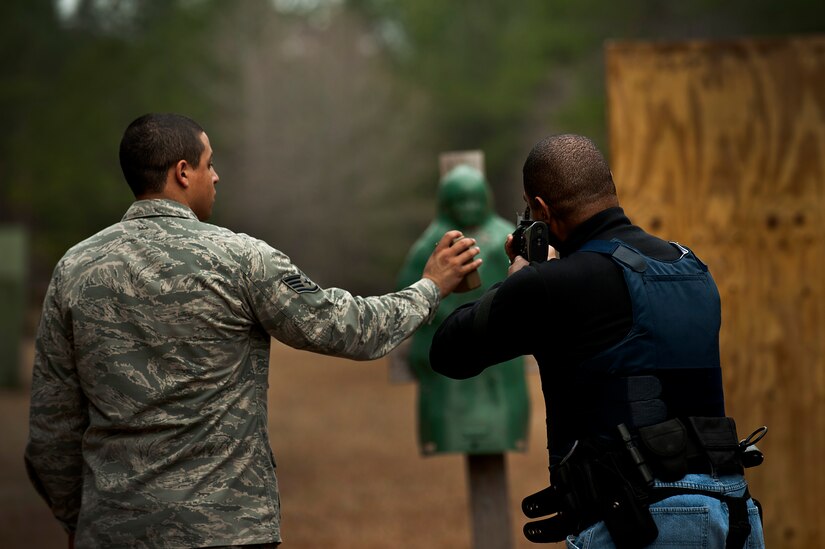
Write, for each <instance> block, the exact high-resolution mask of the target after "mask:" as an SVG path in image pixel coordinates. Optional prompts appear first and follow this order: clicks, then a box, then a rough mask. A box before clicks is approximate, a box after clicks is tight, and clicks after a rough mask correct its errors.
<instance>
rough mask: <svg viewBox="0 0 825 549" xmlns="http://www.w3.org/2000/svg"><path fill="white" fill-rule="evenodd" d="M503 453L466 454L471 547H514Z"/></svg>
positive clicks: (491, 548) (487, 548) (493, 548)
mask: <svg viewBox="0 0 825 549" xmlns="http://www.w3.org/2000/svg"><path fill="white" fill-rule="evenodd" d="M505 459H506V457H505V455H504V454H479V455H475V454H467V461H466V463H467V485H468V487H469V491H470V511H471V519H472V520H471V522H472V529H473V536H472V540H473V545H472V547H473V549H510V548H511V547H512V546H513V543H512V535H511V525H510V505H509V500H510V498H509V490H508V488H507V467H506V462H505Z"/></svg>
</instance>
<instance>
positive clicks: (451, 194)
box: [398, 165, 530, 454]
mask: <svg viewBox="0 0 825 549" xmlns="http://www.w3.org/2000/svg"><path fill="white" fill-rule="evenodd" d="M437 200H438V207H437V213H436V218H435V219H434V220H433V221H432V223H430V225H429V226H428V227H427V229H426V230H425V231H424V233H423V234H422V235H421V236H420V237H419V238H418V240H417V241H416V242H415V244H413V246H412V248H411V249H410V252H409V254H408V256H407V259H406V261H405V263H404V267H403V268H402V270H401V273H400V276H399V280H398V286H399V288H401V287H405V286H407V285H409V284H411V283H413V282H415V281H416V280H418V278H420V276H421V271H422V270H423V268H424V264H425V263H426V262H427V258H428V257H429V256H430V254H431V253H432V249H433V245H434V243H435V242H437V241H438V240H439V238H440V237H441V236H442V235H443V234H444V233H445V232H446V231H448V230H451V229H458V230H460V231H462V232H463V233H464V235H465V236H468V237H471V238H475V239H476V243H477V245H478V247H479V248H480V249H481V253H480V254H479V257H482V258H483V259H484V262H483V263H482V265H481V267H480V268H479V275H480V277H481V287H479V288H477V289H475V290H472V291H470V292H466V293H460V294H459V293H453V294H450V295H449V296H447V297H446V298H445V299H444V300H443V301H442V302H441V306H440V307H439V309H438V313H437V314H436V317H435V319H434V320H433V322H432V323H431V324H425V325H424V326H422V327H421V328H420V329H419V330H418V331H417V332H416V333H415V335H413V338H412V342H411V345H410V351H409V357H408V360H409V365H410V368H411V369H412V371H413V373H414V374H415V377H416V378H417V380H418V383H419V392H418V435H419V443H420V447H421V451H422V453H424V454H436V453H447V452H460V453H466V454H497V453H502V452H505V451H508V450H524V449H525V447H526V437H527V429H528V422H529V414H530V406H529V397H528V393H527V383H526V379H525V372H524V361H523V359H520V358H519V359H515V360H511V361H508V362H505V363H502V364H499V365H497V366H494V367H492V368H488V369H487V370H485V371H484V372H483V373H482V374H481V375H478V376H476V377H474V378H470V379H466V380H461V381H459V380H453V379H449V378H446V377H444V376H442V375H439V374H437V373H435V372H433V371H432V369H430V364H429V349H430V342H431V341H432V337H433V335H434V334H435V331H436V329H437V328H438V326H439V325H440V324H441V322H442V321H443V320H444V319H445V318H446V317H447V315H449V314H450V313H451V312H452V311H453V310H455V309H456V308H457V307H459V306H460V305H463V304H464V303H467V302H469V301H474V300H476V299H478V298H479V297H480V296H481V295H482V294H483V293H484V291H485V290H486V289H487V288H489V287H490V286H491V285H493V284H494V283H496V282H498V281H500V280H502V279H504V278H505V277H506V276H507V268H508V267H509V264H510V263H509V260H508V258H507V254H506V253H505V252H504V241H505V240H506V238H507V235H508V234H510V233H512V232H513V229H514V228H515V227H514V226H513V224H512V223H510V222H508V221H506V220H504V219H503V218H501V217H499V216H498V215H496V214H495V213H494V212H493V208H492V194H491V192H490V188H489V185H488V184H487V181H486V179H485V178H484V175H483V174H482V173H481V172H480V171H478V170H476V169H475V168H471V167H469V166H466V165H459V166H456V167H455V168H453V169H452V170H450V171H449V172H448V173H447V174H446V175H444V177H443V178H442V179H441V182H440V184H439V187H438V193H437Z"/></svg>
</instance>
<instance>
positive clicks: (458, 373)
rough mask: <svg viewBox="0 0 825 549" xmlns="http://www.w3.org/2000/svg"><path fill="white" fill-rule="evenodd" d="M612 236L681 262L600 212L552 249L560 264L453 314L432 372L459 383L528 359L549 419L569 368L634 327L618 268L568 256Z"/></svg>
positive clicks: (674, 252) (530, 270) (617, 212)
mask: <svg viewBox="0 0 825 549" xmlns="http://www.w3.org/2000/svg"><path fill="white" fill-rule="evenodd" d="M612 238H618V239H620V240H622V241H624V242H625V243H627V244H629V245H631V246H633V247H634V248H636V249H638V250H639V251H640V252H641V253H642V254H644V255H647V256H649V257H653V258H655V259H662V260H675V259H678V258H679V256H680V252H679V251H678V249H677V248H676V247H674V246H673V245H671V244H669V243H668V242H666V241H664V240H661V239H659V238H657V237H654V236H652V235H650V234H648V233H646V232H644V231H643V230H642V229H641V228H639V227H637V226H635V225H633V224H632V223H631V222H630V220H629V219H628V218H627V217H626V216H625V214H624V211H623V210H622V209H621V208H618V207H617V208H610V209H607V210H604V211H602V212H600V213H598V214H596V215H594V216H593V217H591V218H590V219H588V220H587V221H585V222H584V223H582V224H581V225H579V226H578V227H576V229H574V231H573V232H572V233H571V234H570V235H569V237H568V239H567V240H566V241H565V242H564V243H563V244H562V245H561V246H560V247H559V249H558V251H559V254H560V259H557V260H550V261H546V262H543V263H535V262H534V263H531V264H530V265H529V266H527V267H524V268H523V269H521V270H520V271H518V272H517V273H514V274H513V275H511V276H510V277H508V278H507V279H506V280H504V281H502V282H501V283H500V284H498V285H496V286H494V287H493V288H491V289H490V290H489V291H488V294H489V292H493V291H494V292H495V294H494V295H493V296H492V297H491V298H490V296H489V295H488V294H485V296H484V297H482V298H481V299H479V300H478V301H476V302H474V303H470V304H467V305H465V306H463V307H461V308H459V309H456V310H455V311H454V312H453V313H452V314H451V315H450V316H449V317H448V318H447V319H446V320H445V321H444V322H443V323H442V324H441V326H440V328H439V329H438V331H437V332H436V334H435V337H434V338H433V341H432V346H431V348H430V365H431V366H432V368H433V369H434V370H435V371H436V372H439V373H441V374H443V375H446V376H449V377H453V378H458V379H463V378H467V377H472V376H474V375H476V374H478V373H479V372H481V371H482V370H483V369H484V368H486V367H488V366H491V365H493V364H497V363H500V362H503V361H505V360H509V359H512V358H514V357H516V356H521V355H528V354H532V355H534V356H535V358H536V361H537V362H538V364H539V369H540V373H541V382H542V389H543V391H544V395H545V402H546V406H547V411H548V417H549V415H550V413H552V412H551V409H552V410H555V413H561V412H560V409H562V408H563V407H560V406H559V405H560V404H562V403H564V402H565V401H566V400H567V399H569V398H574V397H571V395H567V394H566V393H565V391H566V388H565V385H566V380H567V379H568V378H569V376H570V375H571V374H572V372H573V371H574V369H575V368H576V366H577V365H579V364H580V363H582V362H583V361H584V360H586V359H588V358H590V357H593V356H595V355H596V354H598V353H599V352H601V351H603V350H605V349H607V348H608V347H610V346H611V345H613V344H615V343H617V342H618V341H620V340H621V339H622V338H623V337H624V336H625V335H627V333H628V331H629V330H630V328H631V326H632V323H633V316H632V309H631V303H630V296H629V293H628V290H627V286H626V284H625V282H624V276H623V274H622V271H621V269H620V268H619V267H618V266H617V265H616V264H615V263H614V262H613V261H612V260H611V259H610V258H609V257H606V256H603V255H602V254H597V253H579V254H574V253H573V252H575V251H576V250H578V249H579V248H580V247H581V246H582V245H583V244H584V243H585V242H588V241H590V240H596V239H598V240H610V239H612ZM485 300H487V301H489V303H487V304H484V302H485ZM483 304H484V305H483ZM484 307H489V309H488V311H487V312H484V311H483V309H484ZM480 310H481V314H479V315H477V313H479V311H480ZM477 316H478V317H479V318H477ZM485 316H486V318H485ZM550 443H551V445H552V441H550Z"/></svg>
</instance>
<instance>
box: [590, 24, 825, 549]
mask: <svg viewBox="0 0 825 549" xmlns="http://www.w3.org/2000/svg"><path fill="white" fill-rule="evenodd" d="M606 67H607V83H608V85H607V92H608V94H607V95H608V113H609V117H608V118H609V135H610V145H611V162H612V165H613V170H614V175H615V180H616V186H617V189H618V192H619V198H620V200H621V202H622V205H623V206H624V207H625V210H626V212H627V213H628V215H629V216H630V217H631V219H633V220H634V221H635V222H636V223H637V224H639V225H641V226H642V227H644V228H646V229H648V230H649V231H651V232H652V233H654V234H657V235H659V236H662V237H664V238H668V239H671V240H677V241H679V242H682V243H683V244H685V245H687V246H688V247H690V248H692V249H693V250H694V251H695V252H696V253H697V254H698V255H699V256H700V257H701V258H702V259H703V260H705V261H706V262H707V263H708V265H709V266H710V269H711V273H712V274H713V276H714V278H715V279H716V281H717V283H718V285H719V289H720V293H721V295H722V314H723V317H722V334H721V338H722V341H721V344H722V364H723V371H724V380H725V392H726V399H727V407H728V414H729V415H731V416H733V417H735V418H736V421H737V425H738V429H739V434H740V437H744V436H746V435H747V434H748V433H750V431H751V430H753V429H754V428H756V427H757V426H758V425H762V424H767V425H768V427H769V429H770V432H769V434H768V436H767V438H765V439H764V441H763V442H762V443H760V444H759V446H760V448H761V449H762V450H763V451H764V453H765V456H766V458H765V463H764V464H763V465H762V466H761V467H759V468H757V469H751V470H749V471H748V474H747V477H748V479H749V481H750V484H751V491H752V493H753V494H754V495H755V496H756V497H757V498H758V499H760V501H761V502H762V503H763V505H764V508H765V530H766V542H767V546H768V547H782V548H785V547H787V548H802V547H825V524H823V521H822V520H821V517H822V510H821V501H820V499H821V494H823V493H825V472H823V471H825V469H824V467H825V266H824V265H823V264H824V263H825V36H818V35H817V36H804V37H788V38H782V39H771V40H748V39H741V40H732V41H726V42H686V43H676V44H672V43H611V44H608V45H607V47H606Z"/></svg>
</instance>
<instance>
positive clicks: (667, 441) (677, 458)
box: [639, 419, 688, 482]
mask: <svg viewBox="0 0 825 549" xmlns="http://www.w3.org/2000/svg"><path fill="white" fill-rule="evenodd" d="M639 438H640V439H641V441H642V445H643V447H644V449H645V450H646V454H647V455H648V456H649V457H650V459H648V466H649V467H650V469H651V471H652V472H653V476H654V477H656V478H657V479H659V480H661V481H664V482H675V481H677V480H679V479H680V478H682V477H684V476H685V475H686V474H687V473H688V456H687V443H688V440H687V429H685V426H684V424H683V423H682V422H681V421H679V420H678V419H669V420H667V421H664V422H662V423H657V424H656V425H650V426H648V427H641V428H639Z"/></svg>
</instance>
